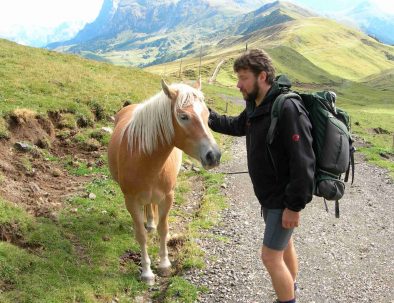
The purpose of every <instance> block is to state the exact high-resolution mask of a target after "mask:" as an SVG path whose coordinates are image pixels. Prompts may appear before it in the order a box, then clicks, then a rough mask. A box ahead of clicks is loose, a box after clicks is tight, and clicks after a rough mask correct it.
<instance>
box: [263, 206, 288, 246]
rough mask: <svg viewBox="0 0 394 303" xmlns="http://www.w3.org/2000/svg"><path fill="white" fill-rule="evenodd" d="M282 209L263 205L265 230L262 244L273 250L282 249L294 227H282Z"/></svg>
mask: <svg viewBox="0 0 394 303" xmlns="http://www.w3.org/2000/svg"><path fill="white" fill-rule="evenodd" d="M282 215H283V209H268V208H264V207H263V217H264V221H265V231H264V240H263V244H264V245H265V246H267V247H268V248H271V249H274V250H284V249H285V248H286V247H287V244H288V243H289V240H290V237H291V235H292V233H293V230H294V228H289V229H287V228H283V227H282Z"/></svg>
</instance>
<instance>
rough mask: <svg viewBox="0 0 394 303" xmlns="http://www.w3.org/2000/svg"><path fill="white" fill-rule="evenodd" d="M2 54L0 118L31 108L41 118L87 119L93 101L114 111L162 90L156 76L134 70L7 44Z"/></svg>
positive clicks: (0, 44) (1, 43) (0, 48)
mask: <svg viewBox="0 0 394 303" xmlns="http://www.w3.org/2000/svg"><path fill="white" fill-rule="evenodd" d="M0 55H1V56H0V66H1V69H0V78H1V81H0V101H2V103H1V107H0V113H1V114H4V113H6V112H8V111H10V110H12V109H15V108H19V107H29V108H31V109H33V110H36V111H37V112H42V113H45V112H46V111H47V110H49V109H51V110H58V109H63V110H71V111H76V110H78V111H80V112H82V113H85V114H87V115H88V114H89V111H90V107H89V104H90V103H92V102H99V103H100V104H102V105H103V106H104V108H105V109H106V110H107V111H108V112H109V111H111V112H113V111H115V110H118V109H119V108H120V107H121V105H122V102H123V101H124V100H125V99H129V100H132V101H134V102H136V101H138V102H139V101H141V100H143V99H145V98H147V97H148V96H150V95H151V94H152V92H154V91H158V90H159V89H160V78H159V77H158V76H155V75H152V74H149V73H145V72H142V71H140V70H138V69H136V68H125V67H116V68H115V67H114V66H113V65H110V64H103V63H98V62H95V61H91V60H86V59H82V58H79V57H76V56H73V55H65V54H59V53H55V52H50V51H46V50H42V49H36V48H27V47H24V46H19V45H17V44H15V43H12V42H9V41H6V40H0ZM141 83H143V85H141Z"/></svg>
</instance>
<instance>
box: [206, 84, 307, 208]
mask: <svg viewBox="0 0 394 303" xmlns="http://www.w3.org/2000/svg"><path fill="white" fill-rule="evenodd" d="M279 94H280V89H279V86H278V84H277V83H276V82H275V83H274V84H273V85H272V87H271V88H270V90H269V91H268V93H267V95H266V97H265V98H264V100H263V102H262V103H261V104H260V105H259V106H258V107H255V103H254V102H253V103H252V102H247V106H246V109H245V110H244V111H243V112H242V113H241V114H240V115H239V116H237V117H228V116H225V115H219V114H217V113H216V112H214V111H212V110H210V116H209V126H210V128H211V129H212V130H213V131H216V132H219V133H223V134H227V135H232V136H245V135H246V148H247V157H248V169H249V175H250V178H251V179H252V183H253V188H254V192H255V194H256V196H257V198H258V200H259V202H260V203H261V205H262V206H263V207H266V208H281V209H283V208H289V209H291V210H293V211H300V210H301V209H303V208H304V207H305V205H306V204H307V203H308V202H310V201H311V200H312V196H313V180H314V172H315V155H314V152H313V149H312V134H311V130H312V126H311V123H310V121H309V118H308V115H307V111H306V109H305V108H304V107H303V105H302V104H301V103H300V102H299V101H298V100H296V102H290V101H289V100H287V101H286V102H285V103H284V105H283V110H282V113H281V115H280V119H279V121H278V133H277V134H276V136H275V139H274V141H273V143H272V145H270V147H269V151H270V152H271V156H270V154H269V151H268V144H267V143H266V137H267V132H268V129H269V126H270V122H271V108H272V104H273V102H274V101H275V99H276V97H277V96H278V95H279ZM271 159H272V160H271Z"/></svg>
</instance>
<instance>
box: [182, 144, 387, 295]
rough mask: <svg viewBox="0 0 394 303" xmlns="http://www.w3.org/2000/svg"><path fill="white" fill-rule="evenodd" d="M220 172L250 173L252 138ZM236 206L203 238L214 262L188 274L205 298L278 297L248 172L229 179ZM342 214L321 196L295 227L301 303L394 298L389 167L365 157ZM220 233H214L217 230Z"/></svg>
mask: <svg viewBox="0 0 394 303" xmlns="http://www.w3.org/2000/svg"><path fill="white" fill-rule="evenodd" d="M232 152H233V158H232V161H231V162H229V163H226V164H224V165H222V166H221V167H220V171H222V172H226V171H231V172H234V171H246V170H247V167H246V151H245V142H244V138H240V139H236V141H235V145H234V148H233V149H232ZM226 184H227V188H226V189H223V193H224V194H225V195H226V196H228V202H229V208H228V209H226V210H224V211H223V212H222V220H221V222H220V224H219V226H217V227H216V228H214V229H213V230H211V231H209V233H207V234H206V236H207V237H204V238H203V239H201V242H200V243H201V246H202V248H203V249H204V251H205V252H206V268H204V269H203V270H193V271H191V272H188V273H187V274H186V276H185V277H186V279H188V280H190V281H191V282H192V283H193V284H195V285H199V286H204V287H206V288H207V289H208V290H207V292H204V293H202V294H201V295H200V297H199V299H198V302H207V303H208V302H209V303H211V302H241V303H249V302H272V301H273V300H274V299H275V294H274V292H273V290H272V289H271V283H270V279H269V276H268V275H267V273H266V272H265V270H264V269H263V266H262V263H261V261H260V257H259V255H260V252H259V250H260V247H261V241H262V240H261V239H262V233H263V229H264V223H263V220H262V218H261V216H260V207H259V203H258V201H257V199H256V198H255V196H254V194H253V189H252V187H251V182H250V179H249V175H248V174H233V175H227V177H226ZM340 202H341V207H340V210H341V218H340V219H336V218H335V216H334V213H333V204H329V207H330V213H326V212H325V209H324V204H323V200H322V199H320V198H315V199H314V200H313V201H312V202H311V203H310V204H308V205H307V207H306V209H305V210H304V211H303V212H302V215H301V220H302V221H301V226H300V227H299V228H298V229H297V230H296V231H295V245H296V249H297V252H298V254H299V261H300V273H299V277H298V283H299V286H300V288H301V293H300V294H299V295H298V302H315V303H323V302H324V303H325V302H330V303H331V302H392V303H393V302H394V266H393V265H394V264H393V263H394V262H393V249H394V245H393V244H394V241H393V238H394V234H393V225H394V221H393V215H394V211H393V209H394V205H393V202H394V185H393V183H392V181H391V180H390V178H389V177H388V176H387V174H386V173H385V171H384V170H382V169H380V168H376V167H374V166H371V165H369V164H366V163H365V162H363V161H362V160H361V158H360V157H358V159H357V165H356V179H355V184H354V185H353V186H352V187H350V185H348V187H347V192H346V194H345V197H344V198H343V199H342V200H341V201H340ZM212 235H213V236H212Z"/></svg>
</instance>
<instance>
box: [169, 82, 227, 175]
mask: <svg viewBox="0 0 394 303" xmlns="http://www.w3.org/2000/svg"><path fill="white" fill-rule="evenodd" d="M162 87H163V91H164V93H165V94H166V95H167V97H168V98H169V99H171V102H172V109H173V110H172V114H173V124H174V145H175V146H176V147H178V148H179V149H182V150H183V151H184V152H185V153H187V154H188V155H189V156H191V157H193V158H195V159H197V160H199V161H200V162H201V164H202V166H203V167H204V168H205V169H210V168H212V167H215V166H217V165H219V162H220V157H221V153H220V150H219V147H218V145H217V144H216V141H215V139H214V138H213V136H212V133H211V131H210V129H209V127H208V117H209V111H208V108H207V106H206V105H205V102H204V95H203V94H202V92H201V81H200V80H199V81H198V82H197V83H196V85H195V87H191V86H189V85H186V84H174V85H171V86H168V85H167V84H166V83H165V82H164V81H162Z"/></svg>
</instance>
